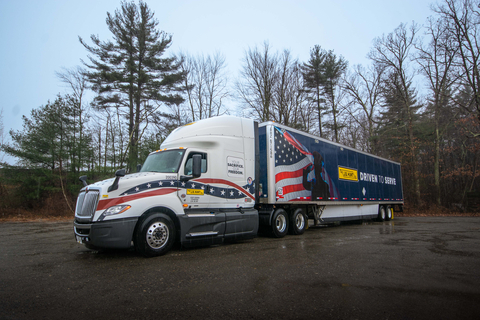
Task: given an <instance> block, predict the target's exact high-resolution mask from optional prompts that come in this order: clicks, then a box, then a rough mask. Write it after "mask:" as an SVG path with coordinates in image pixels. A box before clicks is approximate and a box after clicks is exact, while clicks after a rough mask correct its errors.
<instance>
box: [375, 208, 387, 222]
mask: <svg viewBox="0 0 480 320" xmlns="http://www.w3.org/2000/svg"><path fill="white" fill-rule="evenodd" d="M384 220H385V207H384V206H379V207H378V217H377V221H380V222H382V221H384Z"/></svg>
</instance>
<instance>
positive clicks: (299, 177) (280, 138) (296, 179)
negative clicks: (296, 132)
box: [275, 127, 338, 201]
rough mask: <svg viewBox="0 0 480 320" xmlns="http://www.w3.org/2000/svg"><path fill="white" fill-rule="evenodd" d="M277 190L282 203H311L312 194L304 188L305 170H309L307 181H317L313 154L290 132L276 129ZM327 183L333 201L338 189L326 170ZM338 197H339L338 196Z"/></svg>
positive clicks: (277, 195) (325, 178)
mask: <svg viewBox="0 0 480 320" xmlns="http://www.w3.org/2000/svg"><path fill="white" fill-rule="evenodd" d="M275 129H276V130H275V135H276V136H275V190H276V198H277V200H280V201H293V200H295V201H302V200H303V201H309V200H318V199H311V195H312V192H311V191H310V190H306V189H305V188H304V187H303V170H304V169H307V170H308V176H307V180H308V181H312V180H313V179H315V169H314V165H313V161H314V159H313V155H312V153H311V152H310V151H309V150H308V149H307V148H306V147H305V146H304V145H303V144H301V143H300V142H299V141H298V140H297V139H295V137H294V136H292V135H291V134H290V133H289V132H288V131H286V130H284V129H281V128H279V127H275ZM322 176H323V177H324V180H325V182H327V184H328V185H329V187H330V194H331V197H330V198H331V199H323V200H333V199H334V198H335V195H336V193H337V192H336V188H335V187H334V184H333V181H332V180H331V179H330V177H329V176H328V174H327V173H326V171H325V170H323V171H322ZM337 196H338V195H337Z"/></svg>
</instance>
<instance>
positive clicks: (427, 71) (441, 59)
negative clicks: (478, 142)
mask: <svg viewBox="0 0 480 320" xmlns="http://www.w3.org/2000/svg"><path fill="white" fill-rule="evenodd" d="M426 34H427V36H428V37H429V42H428V44H427V45H423V44H420V45H419V46H418V47H417V51H418V55H417V57H416V61H417V62H418V64H419V65H420V67H421V71H422V73H423V74H424V75H425V77H426V79H427V81H428V88H429V90H430V94H429V100H430V108H429V109H430V110H431V112H432V113H433V123H434V185H435V189H436V190H435V198H436V199H435V200H436V203H437V204H438V205H440V204H441V196H440V194H441V193H440V191H441V190H440V143H441V141H442V140H443V136H444V133H445V131H446V129H447V128H448V127H451V126H452V125H453V123H454V117H452V115H451V114H450V113H448V115H447V113H445V112H444V110H445V109H446V108H449V104H450V103H451V99H452V98H451V97H453V96H454V94H455V91H456V88H455V87H454V85H455V84H456V82H457V81H458V79H459V73H458V72H457V70H456V68H455V57H456V56H457V53H458V49H459V48H458V47H457V46H455V44H454V42H455V39H454V38H453V35H452V34H451V33H450V32H449V26H448V21H446V20H444V19H434V18H430V19H429V20H428V24H427V26H426ZM441 123H443V126H441Z"/></svg>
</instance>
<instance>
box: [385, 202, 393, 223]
mask: <svg viewBox="0 0 480 320" xmlns="http://www.w3.org/2000/svg"><path fill="white" fill-rule="evenodd" d="M385 208H386V209H385V211H386V212H385V221H390V220H392V207H390V206H386V207H385Z"/></svg>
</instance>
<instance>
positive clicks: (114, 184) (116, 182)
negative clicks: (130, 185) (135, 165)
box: [108, 169, 125, 192]
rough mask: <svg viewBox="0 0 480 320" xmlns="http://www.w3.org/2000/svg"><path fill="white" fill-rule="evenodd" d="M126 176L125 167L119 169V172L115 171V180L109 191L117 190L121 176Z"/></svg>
mask: <svg viewBox="0 0 480 320" xmlns="http://www.w3.org/2000/svg"><path fill="white" fill-rule="evenodd" d="M124 176H125V169H119V170H117V172H115V181H113V183H112V185H111V186H110V187H108V192H111V191H115V190H117V189H118V180H120V178H121V177H124Z"/></svg>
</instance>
